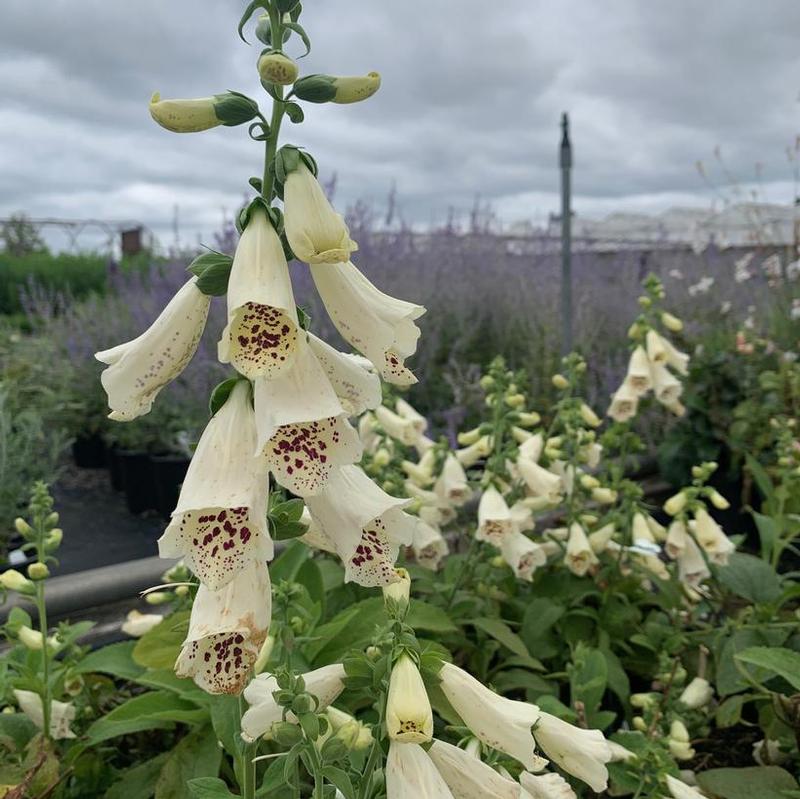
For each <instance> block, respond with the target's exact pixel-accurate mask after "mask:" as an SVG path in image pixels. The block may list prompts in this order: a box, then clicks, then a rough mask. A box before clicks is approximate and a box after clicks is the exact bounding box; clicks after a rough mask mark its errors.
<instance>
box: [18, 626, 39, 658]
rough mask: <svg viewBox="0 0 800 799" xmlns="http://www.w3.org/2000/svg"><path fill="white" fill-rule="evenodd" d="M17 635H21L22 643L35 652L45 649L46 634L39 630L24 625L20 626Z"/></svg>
mask: <svg viewBox="0 0 800 799" xmlns="http://www.w3.org/2000/svg"><path fill="white" fill-rule="evenodd" d="M17 635H18V636H19V641H20V643H21V644H22V645H23V646H24V647H25V648H26V649H30V650H32V651H34V652H40V651H41V650H42V649H44V636H43V635H42V634H41V633H40V632H39V631H38V630H33V629H31V628H30V627H27V626H25V625H23V626H22V627H20V628H19V630H18V632H17Z"/></svg>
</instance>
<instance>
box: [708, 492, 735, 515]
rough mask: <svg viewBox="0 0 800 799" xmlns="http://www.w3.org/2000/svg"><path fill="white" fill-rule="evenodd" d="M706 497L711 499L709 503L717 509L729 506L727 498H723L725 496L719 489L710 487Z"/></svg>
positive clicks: (725, 508) (724, 508)
mask: <svg viewBox="0 0 800 799" xmlns="http://www.w3.org/2000/svg"><path fill="white" fill-rule="evenodd" d="M708 498H709V499H710V500H711V504H712V505H713V506H714V507H715V508H716V509H717V510H727V509H728V508H730V506H731V503H730V502H728V500H727V499H725V497H723V496H722V494H720V493H719V491H717V490H715V489H713V488H712V489H711V493H710V494H709V496H708Z"/></svg>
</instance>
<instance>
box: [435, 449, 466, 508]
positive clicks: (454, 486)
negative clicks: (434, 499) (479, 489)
mask: <svg viewBox="0 0 800 799" xmlns="http://www.w3.org/2000/svg"><path fill="white" fill-rule="evenodd" d="M434 491H435V492H436V493H437V494H438V495H439V496H440V497H441V498H442V500H444V501H445V502H447V503H448V504H451V505H454V506H455V507H457V508H460V507H461V506H462V505H464V504H465V503H466V502H468V501H469V500H470V498H471V497H472V489H471V488H470V487H469V483H468V482H467V474H466V472H465V471H464V467H463V466H462V465H461V462H460V461H459V460H458V458H456V456H455V455H454V454H453V453H452V452H448V453H447V457H446V458H445V460H444V464H443V465H442V472H441V474H440V475H439V477H438V478H437V480H436V483H435V485H434Z"/></svg>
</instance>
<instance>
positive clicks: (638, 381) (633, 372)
mask: <svg viewBox="0 0 800 799" xmlns="http://www.w3.org/2000/svg"><path fill="white" fill-rule="evenodd" d="M625 385H626V386H628V388H629V389H630V390H631V391H632V392H633V393H634V394H636V395H637V396H638V397H641V396H642V395H644V394H646V393H647V392H648V391H649V390H650V389H651V388H652V387H653V377H652V374H651V371H650V359H649V358H648V357H647V353H646V352H645V349H644V347H642V346H638V347H636V349H635V350H634V351H633V352H632V353H631V357H630V360H629V361H628V373H627V374H626V375H625Z"/></svg>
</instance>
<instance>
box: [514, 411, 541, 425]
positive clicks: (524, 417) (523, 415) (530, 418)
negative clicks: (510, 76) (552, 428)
mask: <svg viewBox="0 0 800 799" xmlns="http://www.w3.org/2000/svg"><path fill="white" fill-rule="evenodd" d="M541 421H542V417H541V416H539V414H538V413H536V412H535V411H527V412H526V411H520V414H519V419H518V420H517V424H519V425H520V426H521V427H534V426H535V425H537V424H539V422H541Z"/></svg>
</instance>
